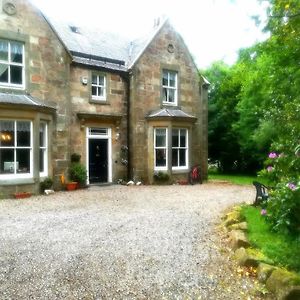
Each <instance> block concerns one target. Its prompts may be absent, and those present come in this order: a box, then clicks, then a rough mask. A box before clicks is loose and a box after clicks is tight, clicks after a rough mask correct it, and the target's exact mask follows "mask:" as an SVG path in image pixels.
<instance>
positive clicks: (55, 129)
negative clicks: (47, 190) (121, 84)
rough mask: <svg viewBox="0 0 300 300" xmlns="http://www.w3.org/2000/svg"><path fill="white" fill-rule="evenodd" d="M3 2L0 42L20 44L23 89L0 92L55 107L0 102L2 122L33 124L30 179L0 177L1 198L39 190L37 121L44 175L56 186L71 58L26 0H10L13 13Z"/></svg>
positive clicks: (65, 140)
mask: <svg viewBox="0 0 300 300" xmlns="http://www.w3.org/2000/svg"><path fill="white" fill-rule="evenodd" d="M5 2H6V1H0V24H1V26H0V28H1V30H0V38H1V39H4V40H13V41H18V42H22V43H24V47H25V90H22V89H11V88H4V87H1V88H0V92H4V93H16V94H18V93H19V94H22V93H23V94H30V95H32V96H35V97H37V98H39V99H40V100H41V101H42V102H43V101H45V102H48V103H50V104H51V105H53V106H55V107H56V113H55V114H53V113H52V112H51V113H50V112H47V111H43V112H41V111H40V110H39V109H33V108H29V107H28V108H26V107H16V106H15V105H10V104H5V105H4V104H1V109H0V118H1V119H8V118H10V119H13V120H14V119H17V120H20V119H21V120H22V119H26V120H30V121H32V122H33V144H32V147H33V150H32V151H33V160H34V162H35V163H34V164H33V168H34V169H33V176H32V178H30V179H26V180H23V179H20V180H5V179H4V180H3V179H0V193H2V194H3V195H4V196H8V195H11V194H12V193H14V192H16V191H23V190H27V191H31V192H33V193H37V192H38V191H39V182H40V177H39V170H38V166H39V155H38V143H39V142H38V136H39V134H38V130H39V123H40V121H41V120H43V121H46V122H47V123H48V129H49V133H50V134H49V136H48V145H49V151H48V155H49V157H48V161H49V162H50V163H49V166H50V167H49V170H48V174H49V176H51V177H52V176H53V177H54V179H56V182H57V183H59V174H62V173H64V172H65V171H66V166H67V165H68V163H67V161H68V159H69V151H68V145H69V143H70V136H69V135H70V134H69V133H70V132H69V130H68V128H69V123H70V117H69V116H70V97H69V74H70V61H71V57H70V55H69V54H68V52H67V51H66V49H65V48H64V47H63V45H62V44H61V42H60V41H59V39H58V37H57V36H56V34H55V33H54V32H53V31H52V29H51V28H50V27H49V24H48V23H47V22H46V21H45V19H44V17H43V16H42V14H41V13H40V12H39V11H38V10H37V9H35V8H34V7H33V6H32V5H30V4H29V3H28V1H21V0H19V1H14V2H13V3H15V7H16V11H15V13H14V14H13V15H9V14H7V13H6V12H5V11H4V10H3V5H4V4H5Z"/></svg>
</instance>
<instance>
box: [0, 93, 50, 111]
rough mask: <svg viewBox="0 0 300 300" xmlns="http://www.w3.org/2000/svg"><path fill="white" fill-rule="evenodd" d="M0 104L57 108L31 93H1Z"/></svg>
mask: <svg viewBox="0 0 300 300" xmlns="http://www.w3.org/2000/svg"><path fill="white" fill-rule="evenodd" d="M0 104H13V105H25V106H28V107H29V106H30V107H36V108H46V109H51V110H55V107H54V106H52V105H49V104H47V103H45V102H44V101H42V100H39V99H37V98H35V97H32V96H31V95H24V94H20V95H19V94H7V93H0Z"/></svg>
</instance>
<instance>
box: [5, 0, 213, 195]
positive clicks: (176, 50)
mask: <svg viewBox="0 0 300 300" xmlns="http://www.w3.org/2000/svg"><path fill="white" fill-rule="evenodd" d="M7 1H8V2H10V3H12V4H14V5H15V11H13V13H10V12H9V11H7V9H6V8H5V7H4V5H5V3H7ZM0 8H1V9H0V25H1V26H0V28H1V30H0V40H5V41H6V40H7V41H17V42H21V43H22V44H24V49H25V51H24V56H25V67H24V68H25V88H24V89H22V88H17V89H16V88H12V87H7V86H6V87H5V86H3V85H1V83H0V94H1V93H2V96H3V93H7V94H8V95H14V94H19V95H23V96H26V95H31V96H33V97H34V98H36V99H38V101H39V103H40V105H37V106H33V105H16V104H15V103H12V102H9V101H7V103H6V102H5V100H4V101H2V102H1V99H0V121H1V120H27V121H30V122H31V123H32V144H31V152H32V168H33V170H32V174H31V175H32V176H30V177H28V176H27V177H26V178H17V179H12V178H7V177H6V176H3V174H0V196H1V197H3V196H11V195H12V194H13V193H15V192H17V191H30V192H33V193H38V192H39V184H40V182H41V181H42V180H43V176H42V175H41V174H40V170H39V165H40V160H41V157H40V149H39V148H40V144H39V130H40V123H42V122H44V123H46V124H47V128H48V136H47V142H48V143H47V144H48V148H47V158H48V165H47V172H46V173H47V176H49V177H52V178H53V179H54V187H55V189H61V188H63V186H62V183H61V177H62V175H64V177H66V178H68V167H69V165H70V156H71V154H72V153H78V154H80V155H81V159H82V160H81V162H82V163H83V164H84V165H85V166H86V167H87V169H88V178H89V174H90V173H89V170H90V168H92V167H91V166H92V164H91V157H92V155H95V157H96V156H97V155H98V154H99V153H94V152H95V151H96V150H95V149H98V148H99V145H100V144H101V143H100V144H99V145H96V146H95V149H94V152H93V151H91V149H92V143H93V142H97V141H98V140H101V139H104V140H105V141H107V143H108V144H107V145H108V146H107V147H108V148H107V149H108V150H107V151H108V153H106V155H107V161H108V166H106V167H107V170H108V172H109V175H108V177H107V178H106V179H105V180H104V181H106V182H116V181H117V180H118V179H124V180H128V179H135V180H142V181H143V182H144V183H153V175H154V173H155V171H156V170H155V168H154V159H155V158H154V156H155V155H154V142H153V141H154V129H155V128H160V127H163V128H168V129H169V134H171V132H172V129H174V128H184V129H186V130H187V131H188V162H187V165H186V168H183V169H181V170H172V161H171V160H172V157H171V156H172V145H171V144H170V143H171V138H170V139H169V145H168V152H169V156H168V159H169V161H168V168H167V170H166V172H167V173H168V174H169V175H170V177H171V180H172V181H176V180H178V179H186V178H187V173H188V172H189V170H190V167H191V166H193V165H196V164H199V165H200V166H201V172H202V177H203V178H206V176H207V87H206V86H205V84H204V81H203V78H201V77H199V74H198V71H197V68H196V66H195V64H194V62H193V59H192V57H191V55H190V54H189V52H188V49H187V48H186V46H185V44H184V42H183V40H182V39H181V37H180V36H179V34H178V33H177V32H176V31H175V30H174V29H173V27H172V26H171V25H170V24H169V22H165V23H164V24H163V26H161V27H160V28H159V29H157V30H156V32H155V34H154V35H153V38H152V39H151V40H150V41H149V42H148V43H147V44H146V45H145V49H144V51H143V52H142V53H141V55H140V56H137V57H136V58H135V59H133V60H131V61H130V60H128V61H127V62H125V63H124V66H123V65H121V66H120V65H119V66H118V68H116V67H113V68H112V67H110V66H111V65H113V63H114V62H113V60H110V61H109V63H110V65H109V64H106V62H105V63H104V64H103V63H102V62H101V64H99V61H100V60H101V58H99V57H96V56H95V59H96V60H97V59H99V61H98V62H97V64H94V65H91V64H90V60H89V63H88V64H87V63H84V62H83V63H81V62H80V60H79V61H78V60H76V59H74V56H73V54H74V53H73V52H72V51H71V50H72V49H71V50H70V49H69V48H68V45H67V44H66V43H65V42H64V40H63V38H62V37H61V36H60V35H59V33H57V31H56V30H55V28H54V27H53V26H52V25H51V23H49V21H48V20H46V19H45V18H44V16H43V15H42V14H41V12H40V11H38V10H37V9H36V8H35V7H34V6H32V5H31V4H30V2H29V1H27V0H6V1H4V0H2V1H1V0H0ZM83 54H84V53H83ZM76 55H77V54H76ZM81 55H82V54H81ZM85 55H86V54H84V55H83V56H82V57H81V58H80V59H83V57H85ZM84 59H85V58H84ZM93 59H94V58H93ZM118 59H119V58H118ZM118 61H119V60H118ZM0 63H1V61H0ZM118 63H120V62H118ZM165 69H167V70H172V71H175V72H176V73H177V74H178V75H177V79H178V86H177V91H178V103H177V105H176V106H174V105H172V106H166V105H163V104H162V93H163V91H162V72H163V70H165ZM0 72H1V69H0ZM93 74H94V75H95V74H96V75H99V76H101V77H103V78H105V91H106V97H105V101H99V99H96V100H95V98H94V97H92V82H93V80H92V76H93ZM0 75H1V74H0ZM3 97H4V98H5V96H3ZM44 104H45V105H44ZM163 108H170V109H177V110H180V111H183V112H184V113H186V114H188V115H189V116H191V117H190V118H180V117H179V118H177V117H174V118H168V117H165V118H164V117H163V118H149V117H148V116H149V114H150V113H151V112H153V111H155V110H158V109H163ZM0 129H1V128H0ZM100 131H101V133H100ZM102 131H103V132H105V134H104V133H103V132H102ZM101 134H104V136H103V135H102V136H101ZM105 145H106V144H105ZM93 147H94V146H93ZM105 147H106V146H105ZM2 148H3V147H2ZM2 148H1V143H0V151H1V149H2ZM15 151H17V150H15ZM97 151H98V150H97ZM0 155H1V153H0ZM0 163H3V161H1V157H0ZM16 164H17V163H16ZM15 168H16V167H15ZM4 175H5V174H4ZM88 180H89V179H88ZM88 183H90V182H89V181H88Z"/></svg>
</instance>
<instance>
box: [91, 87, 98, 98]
mask: <svg viewBox="0 0 300 300" xmlns="http://www.w3.org/2000/svg"><path fill="white" fill-rule="evenodd" d="M92 95H93V96H97V88H96V87H95V86H92Z"/></svg>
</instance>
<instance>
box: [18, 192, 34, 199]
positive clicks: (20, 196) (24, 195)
mask: <svg viewBox="0 0 300 300" xmlns="http://www.w3.org/2000/svg"><path fill="white" fill-rule="evenodd" d="M30 196H31V193H29V192H18V193H14V197H15V198H16V199H24V198H29V197H30Z"/></svg>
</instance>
